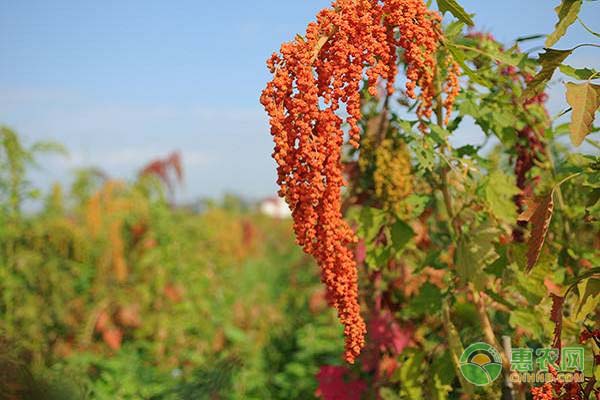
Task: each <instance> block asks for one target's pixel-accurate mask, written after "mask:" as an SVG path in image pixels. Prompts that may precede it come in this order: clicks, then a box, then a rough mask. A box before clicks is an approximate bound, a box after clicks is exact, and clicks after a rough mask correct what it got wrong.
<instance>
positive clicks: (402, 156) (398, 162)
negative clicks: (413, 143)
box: [373, 138, 414, 217]
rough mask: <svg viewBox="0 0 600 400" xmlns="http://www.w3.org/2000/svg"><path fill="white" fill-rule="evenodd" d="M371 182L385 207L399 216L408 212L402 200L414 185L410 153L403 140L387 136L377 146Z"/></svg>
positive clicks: (412, 189) (411, 190) (407, 207)
mask: <svg viewBox="0 0 600 400" xmlns="http://www.w3.org/2000/svg"><path fill="white" fill-rule="evenodd" d="M373 182H374V184H375V195H376V196H377V198H378V199H381V201H382V202H383V206H384V207H385V208H387V209H389V210H392V211H394V213H395V214H396V215H398V216H399V217H402V216H406V215H408V214H409V212H410V208H409V206H408V205H407V204H406V202H405V201H404V200H405V199H406V198H407V197H408V196H409V195H410V194H412V193H414V185H413V176H412V166H411V163H410V154H409V152H408V148H407V146H406V144H405V143H404V142H403V141H401V140H394V139H392V138H387V139H384V140H383V141H382V142H381V143H380V144H379V145H378V146H377V148H376V149H375V172H374V173H373Z"/></svg>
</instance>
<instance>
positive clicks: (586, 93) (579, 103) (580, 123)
mask: <svg viewBox="0 0 600 400" xmlns="http://www.w3.org/2000/svg"><path fill="white" fill-rule="evenodd" d="M566 86H567V103H569V105H570V106H571V108H572V109H573V111H572V113H571V143H573V144H574V145H575V146H579V145H580V144H581V143H582V142H583V139H585V137H586V136H587V135H588V134H589V133H590V132H591V131H592V124H593V123H594V117H595V114H596V111H597V110H598V107H600V85H594V84H592V83H590V82H585V83H580V84H576V83H572V82H568V83H567V84H566Z"/></svg>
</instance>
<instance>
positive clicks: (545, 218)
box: [519, 191, 554, 272]
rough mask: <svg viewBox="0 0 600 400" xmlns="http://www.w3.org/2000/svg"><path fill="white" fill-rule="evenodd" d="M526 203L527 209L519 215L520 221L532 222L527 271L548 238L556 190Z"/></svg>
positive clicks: (531, 266) (535, 260)
mask: <svg viewBox="0 0 600 400" xmlns="http://www.w3.org/2000/svg"><path fill="white" fill-rule="evenodd" d="M526 203H527V209H526V210H525V211H524V212H523V213H522V214H521V215H519V221H528V222H530V223H531V237H530V238H529V242H528V243H527V247H528V248H527V272H529V271H531V269H532V268H533V267H534V266H535V264H536V263H537V261H538V259H539V258H540V253H541V252H542V247H543V246H544V241H545V240H546V234H547V233H548V228H549V227H550V221H551V220H552V213H553V211H554V191H552V192H550V194H548V195H547V196H544V197H542V198H540V199H528V200H526Z"/></svg>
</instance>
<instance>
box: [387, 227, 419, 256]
mask: <svg viewBox="0 0 600 400" xmlns="http://www.w3.org/2000/svg"><path fill="white" fill-rule="evenodd" d="M390 233H391V235H390V236H391V238H392V246H393V248H394V250H395V251H396V252H400V251H402V250H404V247H405V246H406V245H407V244H408V242H410V240H411V239H412V238H413V237H414V236H415V232H414V231H413V230H412V228H411V227H410V226H409V225H408V224H407V223H406V222H404V221H401V220H398V221H396V222H395V223H394V225H392V226H391V228H390Z"/></svg>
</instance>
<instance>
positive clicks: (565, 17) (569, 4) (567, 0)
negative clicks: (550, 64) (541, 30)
mask: <svg viewBox="0 0 600 400" xmlns="http://www.w3.org/2000/svg"><path fill="white" fill-rule="evenodd" d="M582 3H583V1H582V0H563V1H562V2H561V3H560V5H559V6H558V7H556V8H555V11H556V14H557V15H558V22H557V23H556V25H555V26H554V32H552V33H551V34H550V35H548V38H546V43H545V46H546V47H550V46H553V45H554V44H555V43H556V42H558V40H559V39H560V38H561V37H563V36H564V35H565V33H567V28H568V27H569V26H571V25H572V24H573V22H575V20H577V15H578V14H579V10H581V4H582Z"/></svg>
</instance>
